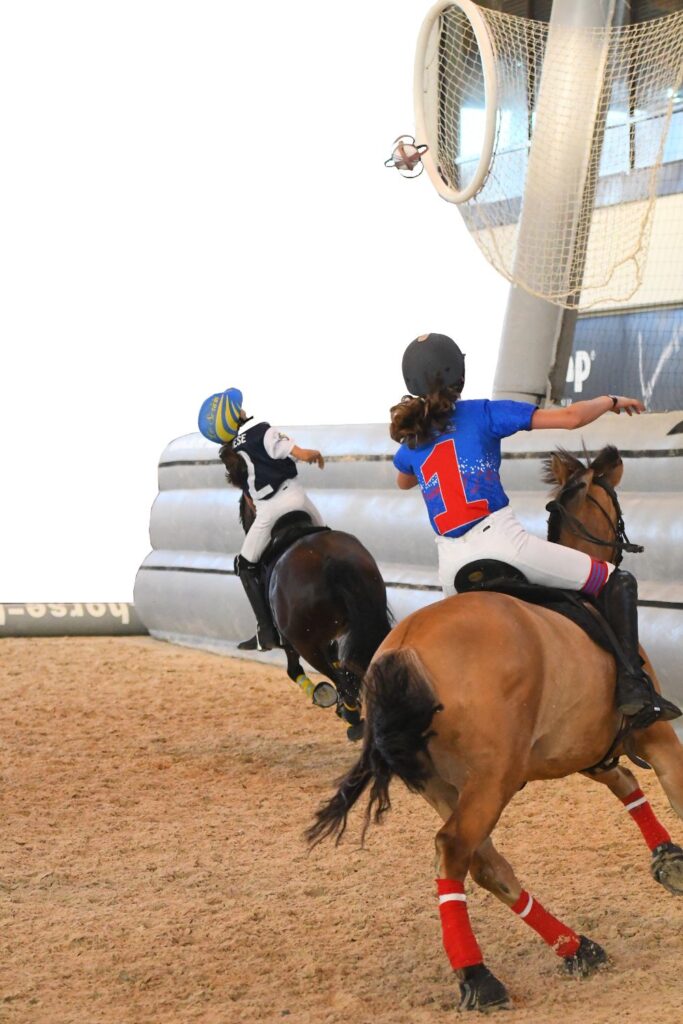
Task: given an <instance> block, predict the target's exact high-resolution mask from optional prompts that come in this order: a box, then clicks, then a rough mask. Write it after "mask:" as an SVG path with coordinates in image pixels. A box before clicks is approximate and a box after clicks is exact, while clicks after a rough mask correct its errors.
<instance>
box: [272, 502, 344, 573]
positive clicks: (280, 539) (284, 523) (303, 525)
mask: <svg viewBox="0 0 683 1024" xmlns="http://www.w3.org/2000/svg"><path fill="white" fill-rule="evenodd" d="M329 529H330V528H329V526H314V525H313V522H312V520H311V517H310V516H309V514H308V512H287V513H286V515H284V516H281V517H280V518H279V519H278V520H277V521H276V523H275V525H274V527H273V529H272V530H271V532H270V540H269V542H268V546H267V548H266V549H265V551H264V552H263V554H262V555H261V558H260V560H259V561H260V563H261V566H262V572H263V574H264V577H270V574H271V572H272V571H273V569H274V568H275V563H276V562H277V561H279V559H280V558H282V556H283V555H284V553H285V551H287V550H288V549H289V548H291V546H292V544H295V543H296V542H297V541H298V540H301V538H302V537H308V536H309V534H312V533H323V532H325V531H329Z"/></svg>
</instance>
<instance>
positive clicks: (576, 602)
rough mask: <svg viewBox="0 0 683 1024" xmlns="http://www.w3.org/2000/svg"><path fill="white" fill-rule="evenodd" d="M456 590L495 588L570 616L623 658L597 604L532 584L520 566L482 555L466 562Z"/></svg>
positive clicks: (499, 592)
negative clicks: (476, 559) (477, 558)
mask: <svg viewBox="0 0 683 1024" xmlns="http://www.w3.org/2000/svg"><path fill="white" fill-rule="evenodd" d="M455 589H456V590H457V592H458V593H459V594H464V593H467V592H469V591H473V590H487V591H494V592H496V593H498V594H508V595H509V596H510V597H518V598H519V599H520V600H521V601H528V602H529V604H538V605H542V606H543V607H544V608H549V609H550V610H551V611H554V612H557V613H558V614H559V615H564V616H565V618H567V619H571V621H572V622H574V623H575V624H576V625H577V626H580V627H581V629H582V630H583V631H584V633H586V634H587V635H588V636H589V637H590V638H591V640H593V641H594V642H595V643H596V644H599V645H600V647H602V648H604V650H606V651H609V653H610V654H612V655H614V657H615V658H616V659H617V660H619V661H621V660H623V654H622V652H621V646H620V644H619V641H618V640H617V638H616V637H615V636H614V633H613V632H612V629H611V628H610V626H609V625H608V624H607V622H606V621H605V619H604V617H603V616H602V615H601V613H600V612H599V611H598V608H597V606H596V605H595V604H594V603H593V601H591V600H590V598H587V597H584V596H583V595H580V594H578V593H577V592H576V591H573V590H561V589H559V588H555V587H544V586H541V585H540V584H539V583H529V581H528V579H527V578H526V576H525V575H524V573H522V572H520V570H519V569H515V568H514V566H512V565H508V564H507V562H501V561H498V560H497V559H495V558H482V559H479V560H478V561H476V562H469V563H468V564H467V565H464V566H463V567H462V569H460V570H459V571H458V573H457V574H456V577H455Z"/></svg>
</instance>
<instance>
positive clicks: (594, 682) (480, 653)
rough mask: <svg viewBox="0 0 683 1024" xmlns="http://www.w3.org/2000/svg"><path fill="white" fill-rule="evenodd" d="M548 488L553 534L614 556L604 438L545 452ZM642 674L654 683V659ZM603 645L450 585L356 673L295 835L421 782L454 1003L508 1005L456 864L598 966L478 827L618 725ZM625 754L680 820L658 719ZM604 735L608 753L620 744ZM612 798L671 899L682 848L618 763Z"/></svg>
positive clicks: (583, 966)
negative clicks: (357, 694) (327, 792)
mask: <svg viewBox="0 0 683 1024" xmlns="http://www.w3.org/2000/svg"><path fill="white" fill-rule="evenodd" d="M550 469H551V470H552V473H553V476H554V478H555V480H556V482H557V484H558V495H557V501H558V502H559V505H560V507H561V509H562V510H563V511H558V507H557V505H553V514H552V515H551V523H550V526H551V532H553V531H554V533H555V534H556V537H555V539H556V540H558V541H559V542H561V543H567V542H569V543H571V544H572V545H573V546H575V547H580V548H581V549H582V550H586V551H588V552H590V553H592V554H593V555H594V556H597V557H600V558H605V557H607V558H612V559H614V560H616V561H618V560H619V558H620V556H621V551H622V550H623V549H625V548H626V546H627V544H628V542H627V540H626V538H625V534H624V532H623V521H622V519H621V513H620V510H619V505H618V501H617V498H616V494H615V493H614V488H615V487H616V486H617V485H618V483H619V481H620V479H621V475H622V472H623V467H622V463H621V459H620V457H619V454H618V452H617V451H616V449H613V448H608V449H605V450H603V451H602V452H601V453H600V454H599V456H598V457H597V458H596V459H595V461H594V462H593V463H592V464H590V465H589V466H587V467H586V466H584V465H583V464H582V463H580V462H579V461H578V460H576V459H574V458H573V457H572V456H568V455H567V454H566V453H562V452H560V453H557V454H556V455H555V456H553V458H552V459H551V460H550ZM645 667H646V670H647V671H648V672H649V673H650V675H651V677H652V678H653V680H655V682H656V677H655V675H654V672H653V669H652V666H651V665H650V663H649V662H648V660H647V659H646V658H645ZM614 686H615V663H614V659H613V657H612V656H611V655H610V654H609V653H608V652H607V651H606V650H604V649H603V648H601V647H599V646H598V645H597V644H596V643H594V642H593V641H592V640H590V639H589V637H588V636H587V635H586V633H585V632H584V631H583V630H582V629H580V628H579V626H577V625H575V624H574V623H573V622H572V621H570V620H569V619H567V618H564V617H563V616H561V615H559V614H557V613H556V612H554V611H551V610H550V609H548V608H545V607H541V606H538V605H534V604H529V603H526V602H523V601H521V600H519V599H518V598H515V597H512V596H509V595H506V594H501V593H481V592H479V593H476V592H471V593H465V594H459V595H457V596H455V597H451V598H448V599H447V600H444V601H440V602H438V603H437V604H433V605H430V606H429V607H427V608H424V609H422V610H421V611H418V612H416V613H414V614H413V615H410V616H409V617H408V618H406V619H404V620H403V621H402V622H401V623H399V625H398V626H397V627H396V628H395V629H394V630H393V631H392V632H391V633H390V635H389V636H388V637H387V638H386V640H385V641H384V643H383V644H382V646H381V647H380V648H379V650H378V652H377V654H376V655H375V657H374V659H373V662H372V664H371V666H370V669H369V671H368V673H367V675H366V677H365V680H364V698H365V702H366V729H365V737H364V743H363V751H362V754H361V756H360V758H359V760H358V761H357V763H356V764H355V765H354V767H353V768H352V769H351V770H350V771H349V772H348V774H347V775H346V776H345V777H344V778H343V779H342V780H341V783H340V786H339V789H338V791H337V793H336V795H335V796H334V797H333V798H332V799H331V800H330V801H329V802H328V803H327V804H325V805H323V807H321V809H320V810H319V811H318V814H317V820H316V822H315V823H314V824H313V826H312V827H311V828H310V829H309V831H308V838H309V841H310V842H312V843H315V842H317V841H319V840H320V839H322V838H324V837H325V836H328V835H335V836H336V838H337V841H339V839H340V838H341V836H342V834H343V832H344V829H345V827H346V820H347V815H348V812H349V810H350V808H351V807H352V806H353V804H354V803H355V802H356V801H357V800H358V798H359V797H360V796H361V794H362V793H363V792H364V790H365V789H366V788H367V787H368V786H371V789H370V798H369V801H368V805H367V809H366V817H365V827H364V830H365V828H367V826H368V824H369V822H370V820H371V816H372V812H373V810H374V819H375V820H376V821H377V820H380V819H381V817H382V815H383V814H384V813H385V812H386V811H387V810H388V809H389V807H390V800H389V783H390V781H391V779H392V777H393V776H394V775H397V776H398V777H399V778H401V779H402V780H403V781H404V782H405V783H406V785H407V786H408V788H409V789H411V790H413V791H416V792H420V793H421V794H422V795H423V796H424V797H425V799H426V800H427V801H428V802H429V803H430V804H431V805H432V806H433V807H434V809H435V810H436V811H437V813H438V814H439V815H440V816H441V818H442V819H443V825H442V827H441V828H440V829H439V831H438V832H437V834H436V849H437V858H438V874H439V879H438V880H437V887H438V891H439V904H440V907H439V909H440V914H441V919H442V928H443V939H444V946H445V948H446V952H447V953H448V956H449V959H450V962H451V965H452V966H453V968H454V970H456V972H457V976H458V979H459V981H460V990H461V1008H463V1009H480V1010H492V1009H495V1008H497V1007H505V1006H507V1005H509V998H508V994H507V991H506V989H505V987H504V986H503V984H502V983H501V982H500V981H499V980H498V979H497V978H496V977H495V976H494V975H493V974H492V973H491V972H490V971H489V970H488V968H487V967H486V966H485V964H484V960H483V956H482V954H481V951H480V949H479V946H478V944H477V941H476V939H475V937H474V933H473V932H472V929H471V925H470V922H469V917H468V914H467V905H466V897H465V892H464V881H465V878H466V876H467V874H468V873H469V874H470V875H471V876H472V878H473V879H474V881H475V882H476V883H478V884H479V885H481V886H483V887H484V888H485V889H488V890H489V891H490V892H492V893H493V894H494V895H495V896H497V897H498V898H499V899H500V900H501V901H502V902H503V903H505V904H506V905H507V906H508V907H510V908H512V909H513V910H514V911H515V912H516V913H518V914H519V916H520V917H522V918H523V919H524V920H525V921H526V923H527V924H530V925H531V927H532V928H534V929H535V930H536V931H537V932H538V933H539V934H540V935H541V937H542V938H544V940H545V941H546V942H547V943H548V944H549V945H550V946H551V947H552V948H553V949H554V951H555V952H556V953H557V954H558V955H559V956H560V957H561V958H562V961H563V964H564V967H565V969H566V970H567V971H568V972H570V973H573V974H580V975H585V974H587V973H590V972H591V971H592V970H594V969H596V968H597V967H599V966H601V965H603V964H604V963H605V962H606V959H607V958H606V954H605V953H604V951H603V950H602V949H601V947H600V946H598V945H597V943H595V942H592V941H591V940H590V939H587V938H586V937H585V936H580V935H577V934H576V932H574V931H573V929H571V928H570V927H569V926H568V925H565V924H563V923H562V922H561V921H558V920H557V919H556V918H554V917H553V916H552V915H551V914H549V913H548V912H547V911H546V910H545V909H544V908H543V907H542V906H541V905H540V904H539V903H538V902H537V901H535V900H534V899H533V898H532V897H531V896H530V895H529V894H528V893H527V892H525V891H524V890H523V888H522V885H521V883H520V882H519V880H518V879H517V877H516V875H515V873H514V871H513V869H512V867H511V866H510V864H509V863H508V862H507V861H506V860H505V858H504V857H503V856H502V855H501V854H500V853H499V852H498V851H497V850H496V848H495V847H494V844H493V841H492V839H491V835H492V833H493V830H494V828H495V826H496V823H497V821H498V819H499V817H500V815H501V813H502V811H503V810H504V808H505V807H506V806H507V804H508V803H509V802H510V801H511V800H512V798H513V797H514V795H515V793H517V792H518V790H519V789H521V788H522V786H524V785H525V784H526V783H527V782H530V781H532V780H541V779H554V778H561V777H563V776H566V775H571V774H572V773H574V772H582V771H585V770H586V769H588V768H589V767H590V766H592V765H596V764H597V763H598V762H600V761H601V760H602V759H603V758H604V756H605V754H606V753H607V752H608V751H609V750H610V748H612V746H613V744H614V739H615V736H617V735H618V734H619V730H620V725H621V722H620V716H619V715H618V713H617V711H616V710H615V704H614ZM630 740H631V743H632V746H631V747H630V750H631V753H632V754H634V756H635V755H638V756H640V757H641V758H643V759H645V760H646V761H647V762H649V764H650V765H651V766H652V767H653V768H654V770H655V772H656V774H657V776H658V778H659V781H660V783H661V785H662V786H663V788H664V791H665V792H666V794H667V796H668V798H669V801H670V803H671V806H672V807H673V809H674V810H675V811H676V813H677V814H678V815H679V816H681V817H683V747H681V744H680V743H679V741H678V739H677V737H676V734H675V733H674V731H673V729H672V728H671V726H670V725H669V724H668V723H665V722H658V723H656V724H654V725H652V726H650V727H649V728H648V729H646V730H641V731H640V732H636V733H632V734H631V737H630ZM621 749H622V748H621V746H617V748H616V753H619V752H621ZM597 777H598V779H599V780H600V781H602V782H604V783H605V784H606V785H608V786H609V788H610V789H611V790H612V791H613V792H614V793H615V794H616V795H617V796H619V797H620V798H621V799H622V800H623V801H624V803H625V804H626V807H627V809H628V810H629V811H630V813H631V814H632V816H633V817H634V819H635V820H636V822H637V823H638V824H639V825H640V827H641V830H642V831H643V834H644V836H645V838H646V840H647V841H648V843H649V845H650V846H651V848H652V849H653V853H654V860H653V873H654V875H655V877H656V878H657V880H658V881H660V882H661V883H662V884H664V885H665V887H666V888H667V889H668V890H669V891H670V892H673V893H675V894H678V895H683V851H681V849H680V847H677V846H674V845H673V844H672V843H671V841H670V837H669V836H668V833H667V832H666V831H665V830H664V829H663V828H662V826H661V825H660V824H659V823H658V822H657V820H656V818H655V817H654V815H653V814H652V811H651V809H650V808H649V804H647V801H646V800H645V798H644V796H643V795H642V793H641V792H640V790H638V789H637V783H636V780H635V778H634V777H633V776H632V775H631V773H630V772H629V771H627V770H626V769H622V768H618V767H617V768H612V769H611V770H609V771H606V772H604V773H603V774H602V775H598V776H597Z"/></svg>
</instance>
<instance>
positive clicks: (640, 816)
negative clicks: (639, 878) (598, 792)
mask: <svg viewBox="0 0 683 1024" xmlns="http://www.w3.org/2000/svg"><path fill="white" fill-rule="evenodd" d="M583 774H584V775H585V776H586V778H588V779H592V780H593V781H594V782H600V783H602V784H603V785H604V786H607V788H608V789H609V790H610V791H611V792H612V793H614V795H615V796H616V797H617V799H618V800H621V802H622V804H623V805H624V807H625V808H626V810H627V811H628V813H629V815H630V816H631V818H633V820H634V822H635V823H636V825H637V826H638V828H639V829H640V831H641V834H642V836H643V839H644V840H645V842H646V843H647V845H648V848H649V850H650V852H651V853H652V863H651V865H650V870H651V872H652V875H653V877H654V879H655V880H656V881H657V882H659V883H660V884H661V885H663V886H664V888H665V889H668V890H669V892H672V893H674V895H677V896H680V895H683V889H682V888H681V876H680V871H681V867H680V865H683V849H681V847H680V846H677V845H676V844H675V843H672V842H671V836H670V835H669V833H668V832H667V830H666V829H665V828H664V826H663V825H662V823H661V821H660V820H659V819H658V818H657V815H656V814H655V812H654V811H653V810H652V807H651V806H650V801H649V800H648V799H647V797H646V796H645V794H644V793H643V791H642V789H641V788H640V786H639V785H638V780H637V779H636V777H635V775H634V774H633V772H630V771H629V770H628V768H624V767H622V766H621V765H618V766H617V767H616V768H611V769H610V770H609V771H606V772H600V773H599V774H593V773H585V772H584V773H583ZM676 865H679V866H678V867H676Z"/></svg>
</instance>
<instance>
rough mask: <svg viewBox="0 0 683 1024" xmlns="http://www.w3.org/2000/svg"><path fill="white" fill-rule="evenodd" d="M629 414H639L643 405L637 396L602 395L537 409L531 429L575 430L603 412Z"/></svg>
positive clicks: (532, 418)
mask: <svg viewBox="0 0 683 1024" xmlns="http://www.w3.org/2000/svg"><path fill="white" fill-rule="evenodd" d="M622 410H623V411H624V412H625V413H628V415H629V416H631V415H632V414H633V413H634V412H635V413H636V414H637V415H640V413H641V412H645V406H644V405H643V403H642V402H640V401H638V399H637V398H623V397H622V396H621V395H602V396H601V397H600V398H589V399H588V400H587V401H585V402H573V403H572V405H567V406H565V407H564V408H562V409H537V410H536V412H535V413H534V414H533V416H532V417H531V429H532V430H558V429H564V430H575V429H576V427H585V426H586V424H587V423H592V422H593V420H597V419H598V418H599V417H600V416H602V415H603V413H606V412H616V413H617V414H619V413H620V412H621V411H622Z"/></svg>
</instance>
